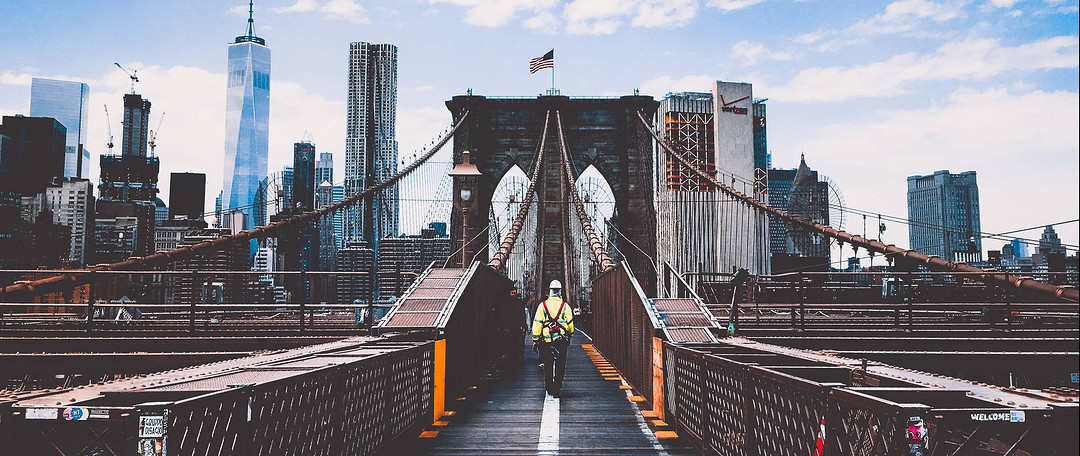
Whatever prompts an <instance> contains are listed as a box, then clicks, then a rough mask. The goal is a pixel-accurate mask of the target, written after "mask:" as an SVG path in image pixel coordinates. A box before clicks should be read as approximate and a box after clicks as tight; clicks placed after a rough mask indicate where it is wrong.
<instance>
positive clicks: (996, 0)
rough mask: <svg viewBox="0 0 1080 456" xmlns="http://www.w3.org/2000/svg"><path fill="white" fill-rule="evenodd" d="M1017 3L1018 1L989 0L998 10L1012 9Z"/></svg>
mask: <svg viewBox="0 0 1080 456" xmlns="http://www.w3.org/2000/svg"><path fill="white" fill-rule="evenodd" d="M1019 2H1020V0H990V4H991V5H994V6H996V7H998V8H1012V7H1013V5H1015V4H1017V3H1019Z"/></svg>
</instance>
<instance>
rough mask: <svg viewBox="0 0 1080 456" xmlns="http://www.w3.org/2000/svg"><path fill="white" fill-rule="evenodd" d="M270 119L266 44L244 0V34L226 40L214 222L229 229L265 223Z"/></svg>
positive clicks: (247, 227)
mask: <svg viewBox="0 0 1080 456" xmlns="http://www.w3.org/2000/svg"><path fill="white" fill-rule="evenodd" d="M269 125H270V48H268V47H266V41H265V40H263V39H262V38H259V37H258V36H255V20H254V18H253V17H252V8H251V4H250V3H249V4H248V29H247V34H246V35H242V36H238V37H236V41H235V42H233V43H230V44H229V72H228V89H227V90H226V95H225V173H224V175H223V183H222V194H221V209H222V210H221V218H222V220H219V223H220V224H221V226H222V227H223V228H230V229H232V230H233V232H237V231H240V230H250V229H252V228H255V227H257V226H260V225H263V224H265V223H266V208H265V206H263V205H262V204H261V202H262V200H263V199H264V198H265V196H264V195H261V193H262V191H265V190H261V185H265V180H266V175H267V155H268V144H267V137H268V133H269Z"/></svg>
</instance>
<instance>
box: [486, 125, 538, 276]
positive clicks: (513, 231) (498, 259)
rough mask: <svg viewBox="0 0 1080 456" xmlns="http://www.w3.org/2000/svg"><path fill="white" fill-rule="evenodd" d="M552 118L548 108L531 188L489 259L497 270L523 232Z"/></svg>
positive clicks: (531, 175)
mask: <svg viewBox="0 0 1080 456" xmlns="http://www.w3.org/2000/svg"><path fill="white" fill-rule="evenodd" d="M550 118H551V110H548V112H547V113H546V114H545V115H544V131H543V133H541V135H540V145H539V148H538V149H537V152H536V162H534V163H533V169H532V173H531V174H530V175H529V189H528V190H526V191H525V199H523V200H522V201H521V208H520V209H518V213H517V215H516V216H515V217H514V223H513V224H511V225H510V230H508V231H507V232H506V236H505V237H503V240H502V242H500V243H499V250H498V251H496V252H495V254H494V255H492V256H491V260H490V261H488V267H489V268H491V269H494V270H496V271H499V272H502V269H503V266H504V263H506V259H507V258H509V257H510V251H511V250H513V248H514V243H516V242H517V237H518V234H520V233H521V228H522V227H523V226H525V218H526V217H528V215H529V207H530V206H532V201H533V195H535V194H536V182H537V181H538V180H540V169H541V168H542V165H541V163H543V161H544V147H545V144H546V142H547V135H548V123H549V119H550Z"/></svg>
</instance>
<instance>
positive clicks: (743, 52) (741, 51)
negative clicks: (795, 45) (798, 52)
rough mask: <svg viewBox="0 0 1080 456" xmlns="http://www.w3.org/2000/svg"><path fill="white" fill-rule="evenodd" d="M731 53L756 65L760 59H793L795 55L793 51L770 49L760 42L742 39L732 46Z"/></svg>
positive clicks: (745, 61)
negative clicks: (792, 53)
mask: <svg viewBox="0 0 1080 456" xmlns="http://www.w3.org/2000/svg"><path fill="white" fill-rule="evenodd" d="M731 55H732V56H733V57H735V58H739V59H742V60H743V63H745V64H746V65H754V64H756V63H757V62H758V60H760V59H766V60H782V61H783V60H791V59H792V58H793V57H792V55H791V53H788V52H779V51H770V50H769V49H767V48H766V47H765V46H764V45H762V44H760V43H751V42H749V41H745V40H743V41H740V42H738V43H735V45H734V46H732V47H731Z"/></svg>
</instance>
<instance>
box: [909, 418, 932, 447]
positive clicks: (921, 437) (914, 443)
mask: <svg viewBox="0 0 1080 456" xmlns="http://www.w3.org/2000/svg"><path fill="white" fill-rule="evenodd" d="M907 440H908V454H910V455H911V456H923V455H924V454H927V453H926V451H927V449H928V448H930V433H929V431H927V429H926V423H925V422H924V421H923V419H922V417H921V416H913V417H910V418H908V422H907Z"/></svg>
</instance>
